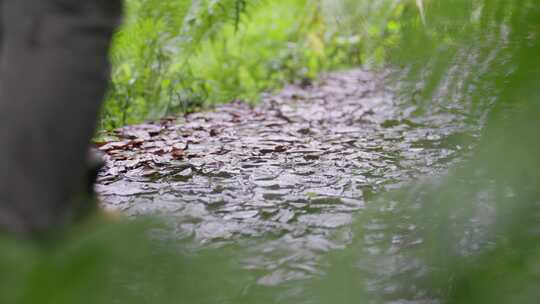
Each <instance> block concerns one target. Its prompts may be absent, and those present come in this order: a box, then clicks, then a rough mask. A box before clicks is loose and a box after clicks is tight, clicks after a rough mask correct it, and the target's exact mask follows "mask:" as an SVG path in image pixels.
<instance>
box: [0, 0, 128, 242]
mask: <svg viewBox="0 0 540 304" xmlns="http://www.w3.org/2000/svg"><path fill="white" fill-rule="evenodd" d="M121 10H122V5H121V1H120V0H34V1H32V0H0V13H1V26H0V31H1V35H0V37H1V38H0V41H1V42H0V43H1V45H0V50H1V51H0V231H7V232H12V233H16V234H19V235H35V234H39V233H42V232H47V231H51V230H55V229H58V228H61V227H63V226H65V225H66V224H68V223H69V222H70V221H72V220H73V217H74V214H75V213H76V212H77V210H78V209H80V208H81V206H78V204H80V202H78V201H77V200H75V199H74V196H75V195H76V192H77V190H78V189H79V186H80V185H81V179H82V178H83V176H84V170H85V164H84V163H85V160H86V156H87V151H88V148H89V141H90V139H91V137H92V136H93V134H94V132H95V125H96V120H97V117H98V114H99V111H100V107H101V100H102V98H103V96H104V94H105V91H106V86H107V81H108V74H109V64H108V60H107V53H108V49H109V45H110V40H111V37H112V34H113V32H114V30H115V29H116V27H117V25H118V23H119V20H120V15H121Z"/></svg>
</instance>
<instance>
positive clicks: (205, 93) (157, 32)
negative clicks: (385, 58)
mask: <svg viewBox="0 0 540 304" xmlns="http://www.w3.org/2000/svg"><path fill="white" fill-rule="evenodd" d="M126 6H127V12H126V14H127V16H126V21H125V24H124V26H123V27H122V29H121V30H120V31H119V33H118V34H117V35H116V38H115V43H114V47H113V50H112V54H111V58H112V62H113V73H112V85H111V89H110V91H109V94H108V97H107V102H106V107H105V110H104V113H103V117H102V128H105V129H107V128H113V127H118V126H121V125H124V124H126V123H135V122H139V121H141V120H143V119H148V118H152V119H156V118H160V117H162V116H165V115H168V114H174V113H186V112H191V111H196V110H199V109H201V108H205V107H208V106H211V105H213V104H216V103H222V102H229V101H232V100H235V99H242V100H245V101H247V102H256V100H257V99H258V96H259V94H260V93H261V92H263V91H271V90H273V89H276V88H279V87H280V86H282V85H284V84H285V83H289V82H292V81H295V80H300V79H313V78H315V77H316V76H317V74H318V73H319V72H321V71H325V70H330V69H336V68H341V67H347V66H351V65H359V64H361V63H362V62H363V61H364V60H367V59H368V58H375V57H377V56H378V57H377V60H378V61H379V62H381V61H382V58H381V56H380V55H381V53H382V51H381V50H382V48H381V47H379V48H378V49H377V50H375V52H376V53H377V56H371V55H366V54H367V53H370V52H368V49H369V47H370V46H369V45H367V43H366V45H364V44H365V42H366V41H369V38H373V36H386V35H387V33H386V32H388V31H390V32H392V31H395V28H393V27H392V25H391V24H390V25H388V27H387V23H388V22H389V21H388V20H389V18H390V17H389V16H387V15H388V13H384V18H383V17H382V16H381V17H379V16H374V15H372V14H370V12H382V11H385V10H386V9H391V10H392V11H394V10H396V8H395V7H394V6H392V7H385V8H384V9H385V10H382V9H381V8H379V7H370V8H367V9H369V10H364V8H362V10H361V13H362V17H363V18H367V20H364V21H362V22H363V23H364V24H366V27H368V28H369V29H368V30H366V31H367V32H368V33H365V31H362V32H361V33H357V32H356V31H353V30H345V28H344V25H342V22H339V23H336V22H335V20H336V18H345V17H344V16H347V15H345V10H344V9H343V8H342V7H340V9H341V10H340V9H338V8H336V6H337V4H335V3H334V2H333V1H326V0H324V1H323V0H274V1H265V0H257V1H241V0H220V1H217V0H214V1H200V0H199V1H177V0H163V1H157V0H130V1H127V5H126ZM341 14H343V15H341ZM359 14H360V12H359ZM391 15H393V16H394V15H395V14H391ZM342 16H343V17H342ZM356 17H357V16H355V18H356ZM358 17H359V16H358ZM375 21H377V22H375ZM352 23H353V21H352V20H350V21H349V24H348V27H349V28H352V27H351V25H352ZM368 24H369V26H368ZM393 24H394V25H395V22H394V23H393ZM379 27H383V28H384V31H383V30H379V29H378V28H379ZM387 28H388V29H387ZM369 60H371V59H369Z"/></svg>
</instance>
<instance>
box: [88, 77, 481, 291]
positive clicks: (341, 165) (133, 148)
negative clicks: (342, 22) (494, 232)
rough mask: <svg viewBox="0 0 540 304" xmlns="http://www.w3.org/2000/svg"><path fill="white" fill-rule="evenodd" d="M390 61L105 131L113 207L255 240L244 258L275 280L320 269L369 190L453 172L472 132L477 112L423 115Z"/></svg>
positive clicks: (204, 238)
mask: <svg viewBox="0 0 540 304" xmlns="http://www.w3.org/2000/svg"><path fill="white" fill-rule="evenodd" d="M385 77H386V76H385V73H379V74H374V73H371V72H368V71H365V70H352V71H346V72H337V73H333V74H329V75H327V76H324V77H322V78H321V80H320V81H318V82H316V83H314V84H305V83H304V84H303V85H291V86H288V87H286V88H285V89H284V90H283V91H281V92H280V93H277V94H268V95H265V96H263V100H262V101H261V102H260V103H259V104H258V105H256V106H254V107H252V106H249V105H247V104H245V103H241V102H234V103H231V104H228V105H223V106H220V107H217V108H216V109H215V110H214V111H211V112H204V113H195V114H191V115H188V116H186V117H181V118H177V119H165V120H162V121H159V122H155V123H148V124H143V125H137V126H130V127H126V128H123V129H119V130H117V131H115V133H114V135H115V137H116V139H115V140H111V141H107V142H103V143H100V144H99V146H100V149H101V150H102V151H103V152H105V153H106V160H107V166H106V168H105V169H104V170H103V171H102V172H101V174H100V177H99V183H98V185H97V191H98V192H99V194H100V196H101V198H102V200H103V204H104V206H105V207H106V208H107V209H113V210H120V211H122V212H125V213H126V214H128V215H132V216H140V215H148V214H152V215H160V216H163V217H164V218H165V219H166V220H167V223H169V225H170V226H169V227H170V231H169V232H173V234H174V236H175V237H177V238H179V239H189V240H191V241H192V243H193V244H197V245H198V246H221V245H223V244H227V243H238V244H249V245H248V246H246V247H247V248H248V251H249V254H248V255H247V256H246V257H244V259H243V264H244V266H245V267H246V268H249V269H255V270H257V273H259V274H260V275H259V277H258V283H259V284H261V285H276V284H279V283H282V282H284V281H287V280H291V279H299V278H304V277H308V276H311V275H314V274H317V273H318V272H319V268H318V261H319V256H320V255H321V253H323V252H327V251H329V250H333V249H339V248H344V247H345V246H347V244H349V242H350V241H351V239H352V229H351V223H352V221H353V218H354V217H355V214H356V213H358V212H362V210H363V209H364V208H365V207H366V204H369V203H370V201H371V198H372V197H373V196H374V195H376V194H378V193H381V192H383V191H387V190H389V189H395V188H399V187H401V186H402V185H403V184H405V183H407V182H409V181H411V180H414V179H418V178H429V177H431V176H436V175H439V174H441V173H443V172H444V171H445V170H446V169H447V168H448V167H449V165H451V164H452V163H455V162H459V161H460V160H461V159H463V156H464V155H466V152H467V151H468V150H469V149H470V148H471V147H470V145H469V144H465V145H464V144H463V143H464V142H465V143H470V144H472V143H473V142H474V137H472V136H471V135H468V134H472V133H471V126H470V125H469V124H467V123H466V121H467V120H466V119H467V117H464V116H462V115H460V114H458V113H455V112H454V113H449V112H448V111H439V112H437V111H432V112H431V113H427V114H424V115H421V116H417V115H415V111H416V110H417V108H416V107H414V106H413V105H410V104H406V103H402V102H401V101H400V100H399V98H397V97H396V95H395V94H394V92H393V90H392V89H391V87H390V86H388V85H387V84H386V82H385V81H384V80H385Z"/></svg>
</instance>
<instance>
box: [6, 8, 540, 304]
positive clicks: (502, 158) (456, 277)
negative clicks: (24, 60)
mask: <svg viewBox="0 0 540 304" xmlns="http://www.w3.org/2000/svg"><path fill="white" fill-rule="evenodd" d="M126 6H127V17H126V23H125V26H124V28H123V29H122V30H121V31H120V32H119V33H118V34H117V37H116V41H115V46H114V49H113V51H112V60H113V63H114V69H113V77H112V78H113V85H112V88H111V90H110V92H109V95H108V97H107V98H108V100H107V104H106V107H105V110H104V114H103V119H102V128H105V129H106V128H112V127H117V126H121V125H123V124H125V123H133V122H137V121H141V120H143V119H148V118H157V117H161V116H163V115H168V114H172V113H183V112H189V111H195V110H198V109H201V108H205V107H208V106H211V105H212V104H214V103H218V102H227V101H231V100H234V99H243V100H246V101H250V102H253V101H255V100H256V99H257V98H256V97H257V95H258V94H259V93H260V92H263V91H267V90H273V89H276V88H279V86H281V85H283V84H284V83H286V82H291V81H298V80H302V79H312V78H316V77H317V75H318V73H319V72H321V71H325V70H330V69H339V68H346V67H350V66H356V65H365V66H368V67H371V68H377V67H391V68H392V69H393V70H395V72H394V73H393V75H394V76H395V77H394V78H393V80H394V81H395V82H394V85H399V88H400V90H399V98H402V99H404V100H405V104H406V105H407V106H411V107H414V109H415V113H416V115H419V116H421V115H426V113H438V112H444V111H452V112H453V113H459V114H460V115H463V116H464V117H466V118H468V119H470V120H471V121H476V122H479V123H480V124H481V125H483V130H482V134H481V138H480V143H479V145H478V146H477V148H476V149H475V151H474V154H473V155H472V156H471V157H470V158H469V159H468V160H467V161H466V162H465V163H462V164H461V165H460V166H459V167H456V168H452V170H451V171H450V172H449V173H448V175H446V176H443V177H440V178H439V179H436V180H428V181H419V182H417V183H415V184H413V185H410V186H405V187H404V188H402V189H399V190H396V191H393V192H391V193H386V194H383V195H381V196H378V197H376V198H374V199H373V200H372V202H369V204H368V209H367V210H366V211H365V212H363V213H362V214H361V215H360V216H359V218H358V219H357V222H356V224H355V226H354V231H355V237H354V241H353V243H352V244H351V246H349V247H348V248H347V249H345V250H341V251H336V252H333V253H331V254H330V255H329V256H328V257H326V261H327V263H325V265H326V266H325V269H324V272H325V275H323V276H322V277H321V278H315V279H313V280H307V281H306V280H304V281H299V282H291V283H290V284H287V285H286V286H279V287H276V288H270V289H268V290H266V289H265V290H261V289H259V288H247V287H246V286H249V285H250V284H252V282H253V278H252V277H251V276H252V275H251V274H250V273H249V272H247V271H244V270H242V269H241V267H239V266H238V265H236V264H235V261H236V259H235V257H236V256H237V255H238V254H239V252H240V250H241V249H238V248H221V249H219V250H212V249H208V250H207V251H205V252H199V253H197V254H196V255H193V254H191V253H189V252H188V251H187V250H184V249H183V248H184V247H183V246H182V244H177V242H176V241H172V240H167V239H166V240H162V239H160V238H156V237H150V235H152V233H151V232H152V231H153V230H148V229H147V228H145V227H148V226H146V225H145V224H137V223H126V224H121V225H110V224H103V223H98V224H92V225H89V227H90V228H88V227H87V228H84V227H81V228H80V230H77V231H73V232H72V236H71V237H69V236H68V237H66V239H64V240H63V241H62V242H61V243H60V244H45V245H43V244H41V245H39V244H38V245H36V244H28V245H21V244H20V243H14V242H13V241H9V240H5V241H3V242H1V243H0V244H1V245H0V247H1V248H0V258H1V260H0V261H1V262H0V280H1V282H2V284H0V302H1V303H55V304H58V303H331V302H334V303H363V302H366V303H537V301H538V299H539V298H540V288H538V286H540V173H539V168H540V160H539V155H540V142H539V140H538V131H539V130H540V126H539V124H540V120H539V119H538V118H539V117H540V86H539V81H540V42H539V34H540V1H537V0H522V1H505V0H477V1H472V0H453V1H436V0H431V1H420V0H417V1H412V0H411V1H405V0H403V1H400V0H373V1H369V0H339V1H338V0H334V1H333V0H319V1H315V0H313V1H309V0H288V1H285V0H274V1H264V0H260V1H259V0H254V1H240V0H206V1H204V0H200V1H197V0H193V1H181V0H128V1H127V2H126ZM373 223H377V224H380V225H379V226H378V227H380V228H379V230H377V231H375V232H374V231H373V230H372V229H368V228H367V226H369V225H372V224H373ZM410 225H413V226H414V229H409V228H404V227H411V226H410ZM151 227H155V225H154V224H152V225H151ZM153 229H155V228H153ZM368 240H371V242H369V243H368ZM373 240H375V241H374V242H373ZM395 240H399V241H400V242H401V241H402V242H404V243H405V244H409V245H407V246H404V247H405V248H402V249H400V250H397V251H396V248H395V247H394V246H393V244H394V242H395ZM373 246H375V247H377V248H378V249H379V250H377V254H373V253H372V252H373V251H370V250H369V249H372V248H373Z"/></svg>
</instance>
